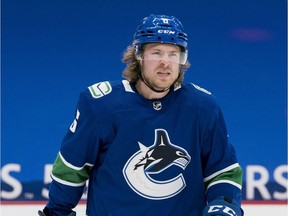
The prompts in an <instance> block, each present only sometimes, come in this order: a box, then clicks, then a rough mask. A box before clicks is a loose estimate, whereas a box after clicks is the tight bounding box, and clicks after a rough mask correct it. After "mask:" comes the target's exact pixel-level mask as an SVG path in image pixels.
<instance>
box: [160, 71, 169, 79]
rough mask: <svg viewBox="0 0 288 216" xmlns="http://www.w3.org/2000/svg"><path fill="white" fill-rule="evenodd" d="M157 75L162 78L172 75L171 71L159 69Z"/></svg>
mask: <svg viewBox="0 0 288 216" xmlns="http://www.w3.org/2000/svg"><path fill="white" fill-rule="evenodd" d="M157 75H158V76H159V77H161V78H167V77H169V76H170V75H171V73H170V72H164V71H159V72H157Z"/></svg>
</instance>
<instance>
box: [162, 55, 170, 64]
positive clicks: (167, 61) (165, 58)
mask: <svg viewBox="0 0 288 216" xmlns="http://www.w3.org/2000/svg"><path fill="white" fill-rule="evenodd" d="M170 62H171V61H170V59H169V58H168V56H166V55H163V56H162V57H161V59H160V63H161V64H162V65H165V66H166V65H169V64H170Z"/></svg>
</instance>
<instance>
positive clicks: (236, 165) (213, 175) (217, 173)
mask: <svg viewBox="0 0 288 216" xmlns="http://www.w3.org/2000/svg"><path fill="white" fill-rule="evenodd" d="M236 167H240V165H239V163H235V164H232V165H231V166H228V167H226V168H225V169H222V170H219V171H217V172H215V173H213V174H212V175H210V176H208V177H206V178H204V182H207V181H209V180H211V179H213V178H214V177H216V176H217V175H220V174H221V173H224V172H227V171H229V170H232V169H234V168H236Z"/></svg>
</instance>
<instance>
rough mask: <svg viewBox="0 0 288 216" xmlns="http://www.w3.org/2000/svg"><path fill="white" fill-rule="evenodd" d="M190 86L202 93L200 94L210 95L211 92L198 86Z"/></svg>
mask: <svg viewBox="0 0 288 216" xmlns="http://www.w3.org/2000/svg"><path fill="white" fill-rule="evenodd" d="M192 85H193V86H194V87H195V88H196V89H198V90H199V91H202V92H204V93H206V94H208V95H211V92H209V91H207V90H206V89H204V88H201V87H200V86H198V85H195V84H193V83H192Z"/></svg>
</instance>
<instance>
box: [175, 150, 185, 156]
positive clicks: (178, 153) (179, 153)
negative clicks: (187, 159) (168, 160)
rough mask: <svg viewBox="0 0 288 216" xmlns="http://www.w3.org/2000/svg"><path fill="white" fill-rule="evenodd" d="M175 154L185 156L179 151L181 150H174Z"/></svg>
mask: <svg viewBox="0 0 288 216" xmlns="http://www.w3.org/2000/svg"><path fill="white" fill-rule="evenodd" d="M176 155H178V156H185V155H184V153H183V152H181V151H176Z"/></svg>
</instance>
